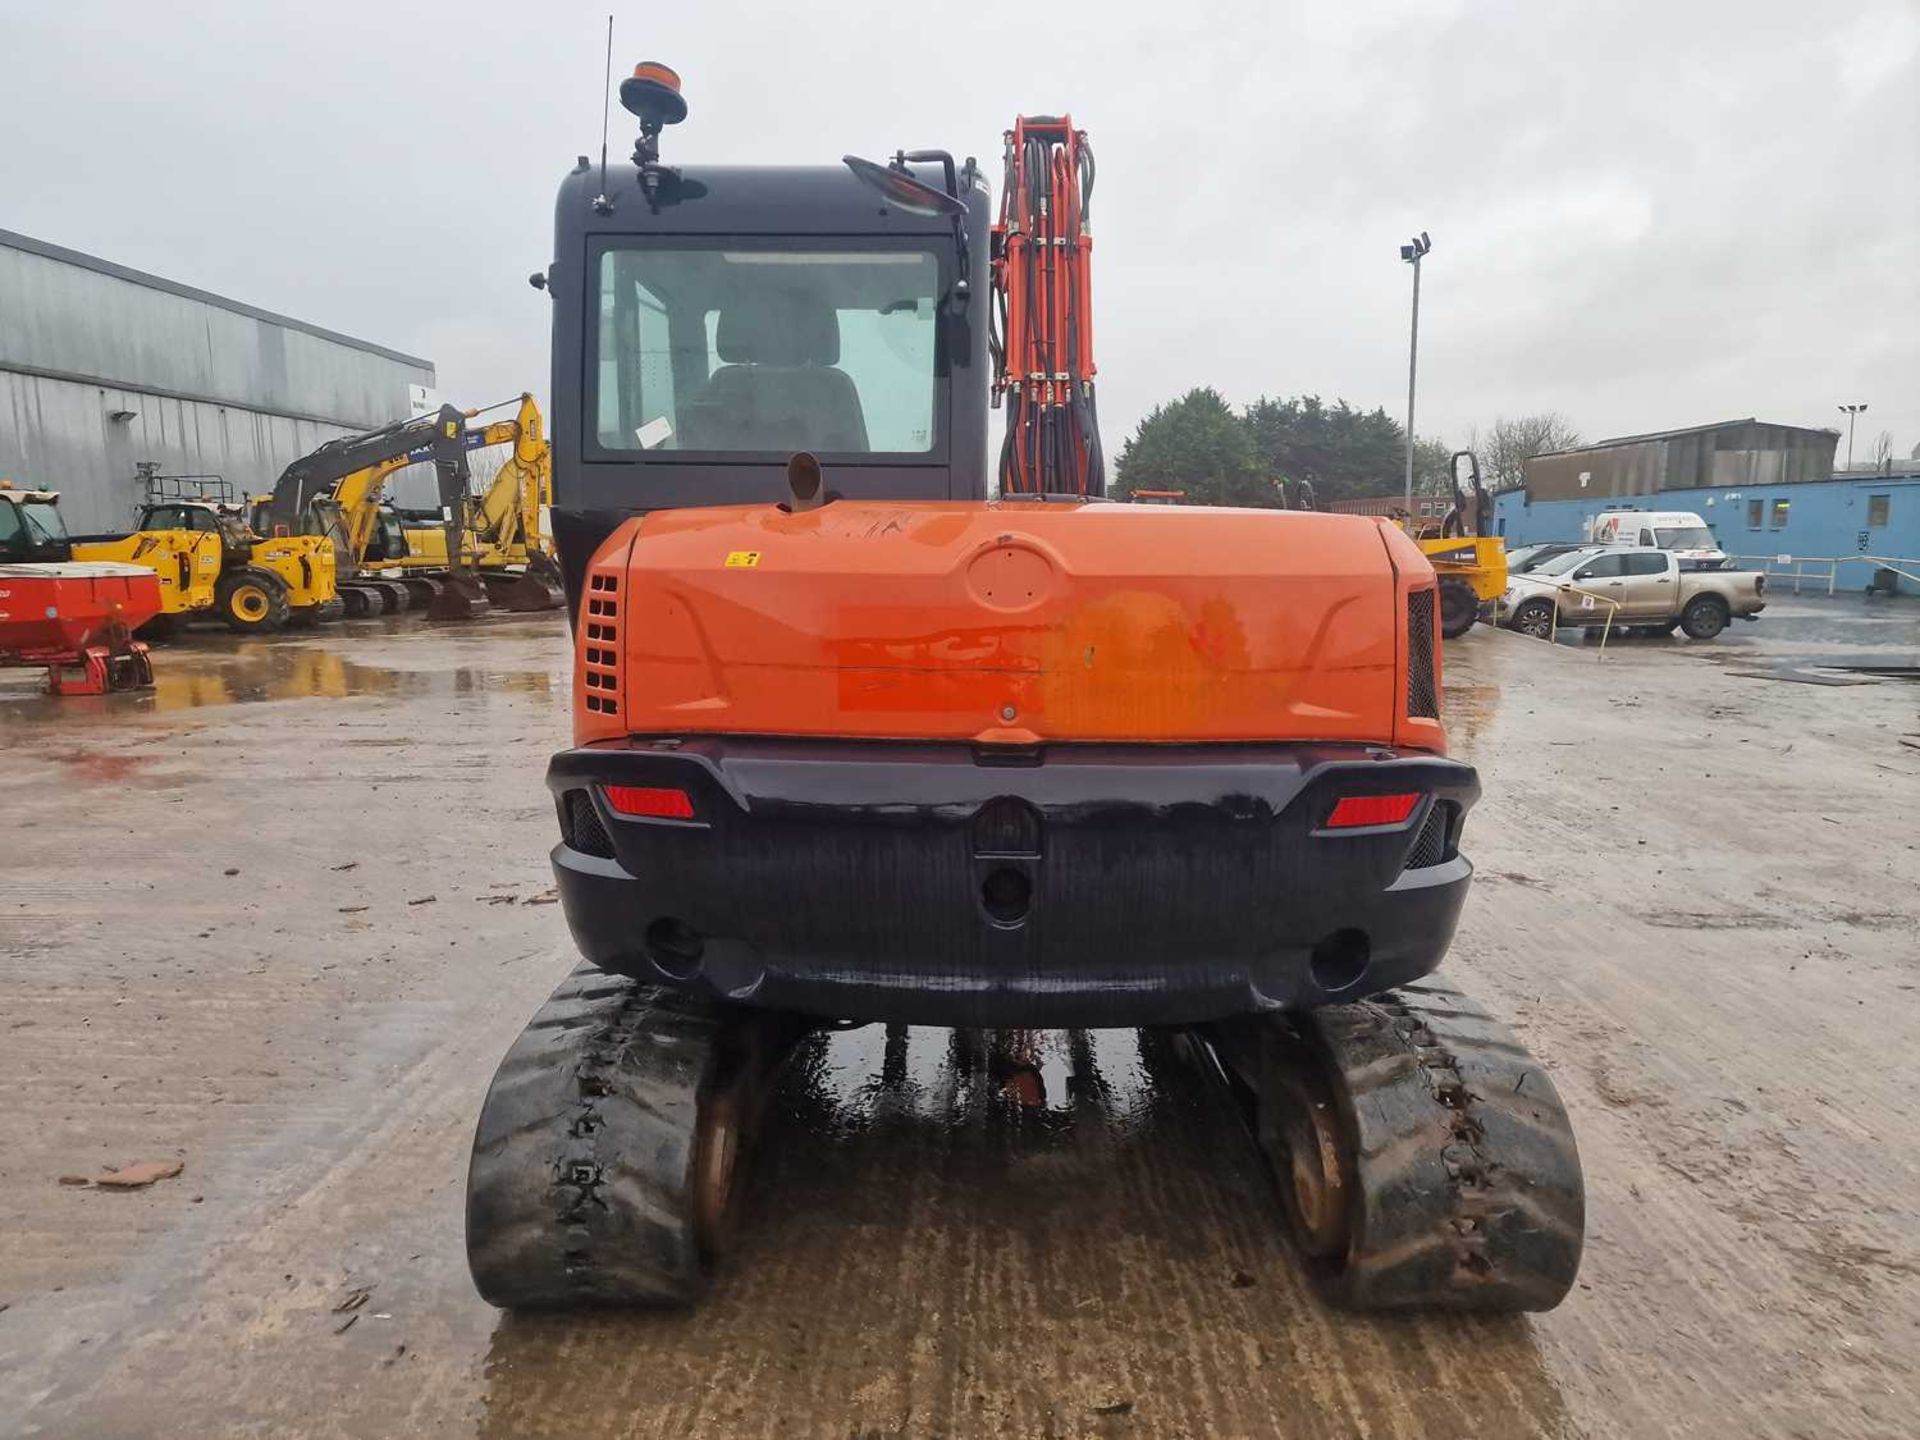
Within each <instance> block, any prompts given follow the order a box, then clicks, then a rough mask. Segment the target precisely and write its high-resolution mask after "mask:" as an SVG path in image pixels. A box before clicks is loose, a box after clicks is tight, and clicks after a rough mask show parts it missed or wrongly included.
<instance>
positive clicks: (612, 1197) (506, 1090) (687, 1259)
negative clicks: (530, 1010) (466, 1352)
mask: <svg viewBox="0 0 1920 1440" xmlns="http://www.w3.org/2000/svg"><path fill="white" fill-rule="evenodd" d="M721 1029H722V1021H721V1019H720V1018H719V1016H718V1015H717V1014H716V1013H715V1012H714V1011H712V1010H709V1009H706V1008H703V1007H701V1006H699V1005H697V1004H695V1003H690V1002H687V1001H684V1000H680V999H677V998H675V997H673V996H672V995H670V994H669V993H668V992H666V991H662V990H658V989H656V988H653V987H650V986H646V985H642V984H640V983H638V982H636V981H634V980H630V979H627V978H625V977H623V976H618V975H608V974H606V973H605V972H603V971H600V970H597V969H595V968H594V967H593V966H591V965H582V966H580V967H579V968H578V969H577V970H575V971H574V972H573V973H572V974H571V975H569V976H568V977H567V978H566V980H565V981H563V982H562V983H561V985H560V987H559V988H558V989H557V990H555V991H554V992H553V995H552V997H551V998H550V999H548V1001H547V1002H546V1004H545V1005H543V1006H541V1008H540V1009H539V1010H538V1011H537V1012H536V1013H535V1015H534V1017H533V1019H532V1020H531V1021H530V1022H529V1023H528V1025H527V1028H526V1029H525V1030H524V1031H522V1032H521V1034H520V1036H519V1038H518V1039H517V1040H515V1041H514V1044H513V1048H512V1049H510V1050H509V1051H508V1052H507V1056H506V1058H505V1059H504V1060H503V1061H501V1063H500V1069H499V1070H498V1072H496V1074H495V1075H494V1078H493V1084H492V1086H491V1087H490V1088H489V1089H488V1091H487V1098H486V1102H485V1104H484V1105H483V1106H482V1107H481V1111H480V1123H479V1127H478V1129H477V1131H476V1132H475V1135H474V1142H473V1157H472V1160H471V1162H470V1164H469V1167H468V1171H467V1263H468V1266H469V1268H470V1269H471V1270H472V1272H473V1279H474V1284H475V1285H476V1286H477V1287H478V1288H479V1291H480V1293H481V1295H482V1296H483V1297H485V1298H486V1299H487V1300H488V1301H489V1302H491V1303H492V1304H494V1305H498V1306H500V1307H502V1308H503V1309H549V1308H556V1307H565V1308H574V1307H582V1306H607V1305H618V1306H661V1305H684V1304H687V1303H690V1302H691V1301H692V1300H694V1299H695V1298H696V1297H697V1296H698V1295H699V1293H700V1291H701V1289H702V1288H703V1286H704V1282H705V1267H704V1265H703V1263H702V1257H701V1255H700V1254H699V1247H698V1246H697V1244H696V1242H695V1239H694V1226H693V1220H692V1216H691V1212H690V1208H689V1178H688V1177H689V1170H690V1166H691V1160H692V1150H693V1136H694V1129H695V1121H696V1117H697V1113H698V1104H699V1097H700V1094H701V1091H702V1089H703V1088H704V1086H705V1085H706V1084H707V1082H708V1080H709V1078H710V1075H711V1072H712V1068H713V1065H714V1059H715V1053H716V1040H717V1037H718V1035H719V1033H720V1031H721Z"/></svg>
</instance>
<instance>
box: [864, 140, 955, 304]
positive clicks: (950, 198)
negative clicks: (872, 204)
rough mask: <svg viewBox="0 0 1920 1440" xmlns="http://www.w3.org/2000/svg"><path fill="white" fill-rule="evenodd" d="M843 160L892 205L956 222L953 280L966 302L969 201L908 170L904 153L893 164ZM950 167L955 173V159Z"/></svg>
mask: <svg viewBox="0 0 1920 1440" xmlns="http://www.w3.org/2000/svg"><path fill="white" fill-rule="evenodd" d="M840 159H841V162H842V163H843V164H845V165H846V167H847V169H849V170H851V171H852V172H853V173H854V174H855V175H857V176H859V177H860V179H861V180H863V181H864V182H865V183H866V184H868V185H871V186H872V187H873V188H874V189H875V190H878V191H879V192H880V194H881V195H882V197H884V198H885V199H886V201H887V203H888V204H890V205H897V206H898V207H899V208H900V209H902V210H905V211H906V212H907V213H908V214H909V215H924V216H927V217H928V218H929V219H938V218H939V217H941V216H945V217H946V218H947V220H948V221H950V222H951V223H952V225H953V243H954V248H955V250H956V252H957V254H958V259H959V262H960V273H959V275H958V276H956V277H955V279H954V282H953V293H954V298H955V299H957V300H959V301H960V302H961V303H963V304H964V303H965V302H966V299H967V297H968V296H969V295H971V294H972V293H973V279H972V271H973V264H972V261H971V260H970V259H969V257H968V254H967V202H966V201H964V200H962V199H961V198H960V197H959V196H958V195H955V194H950V193H948V192H946V191H944V190H936V189H934V188H933V186H931V185H929V184H927V183H926V182H925V181H924V180H920V179H918V178H916V177H915V176H914V175H913V173H912V172H911V171H909V170H908V169H907V166H906V159H905V157H904V156H903V157H902V158H901V159H899V160H898V161H896V162H895V163H894V164H892V165H881V164H878V163H876V162H875V161H872V160H864V159H862V158H861V157H860V156H858V155H842V156H841V157H840ZM947 169H948V172H949V174H951V172H952V169H953V163H952V160H951V159H950V158H949V160H948V162H947Z"/></svg>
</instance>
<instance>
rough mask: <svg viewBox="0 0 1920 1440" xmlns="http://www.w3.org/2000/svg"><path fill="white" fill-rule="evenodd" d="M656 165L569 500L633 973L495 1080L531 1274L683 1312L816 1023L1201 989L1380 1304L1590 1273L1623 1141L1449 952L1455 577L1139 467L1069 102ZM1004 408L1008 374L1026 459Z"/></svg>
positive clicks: (504, 1189)
mask: <svg viewBox="0 0 1920 1440" xmlns="http://www.w3.org/2000/svg"><path fill="white" fill-rule="evenodd" d="M621 101H622V103H623V105H624V106H625V107H626V108H627V109H629V110H630V111H632V112H633V113H634V114H635V115H636V116H637V117H638V119H639V121H640V137H639V142H638V144H637V145H636V147H635V151H634V158H633V163H632V164H631V165H630V166H629V165H622V166H620V167H618V168H617V169H616V170H614V171H613V172H612V173H609V171H608V168H607V166H606V163H605V161H604V158H603V160H602V163H601V165H600V167H599V168H598V170H597V171H596V168H595V167H594V166H593V165H591V164H590V163H589V162H587V161H586V160H585V159H584V158H583V159H582V161H581V162H580V164H579V165H578V166H577V167H576V169H575V170H574V172H573V174H572V175H570V176H569V177H568V178H567V180H566V181H565V182H564V184H563V185H562V187H561V190H560V197H559V203H558V207H557V212H556V215H557V219H556V232H555V249H554V255H553V263H552V265H551V267H550V269H548V270H546V271H543V272H541V273H540V274H538V275H536V276H535V277H534V283H535V284H536V285H537V286H539V287H540V288H543V289H545V290H547V291H548V293H549V295H550V298H551V300H552V302H553V385H552V392H553V397H554V404H555V422H556V423H555V425H554V467H555V468H554V510H553V525H554V531H555V535H556V538H557V540H558V543H559V547H560V552H561V562H562V568H563V571H564V572H565V577H566V583H567V589H568V592H569V602H570V604H571V607H572V615H573V625H574V642H575V668H574V704H575V710H574V743H573V745H572V746H571V747H570V748H568V749H566V750H564V751H562V752H561V753H559V754H558V755H556V756H554V758H553V760H552V762H551V765H550V768H549V772H548V783H549V786H550V788H551V790H552V792H553V796H554V800H555V805H556V811H557V816H558V821H559V828H560V843H559V844H558V845H557V846H556V848H555V849H554V852H553V864H554V870H555V874H556V877H557V880H558V885H559V892H560V898H561V901H562V903H563V907H564V910H565V914H566V918H567V921H568V924H569V927H570V928H571V930H572V933H573V936H574V939H575V941H576V943H577V944H578V946H579V948H580V950H581V952H582V954H583V956H584V957H585V963H584V964H583V965H582V966H581V967H580V968H579V969H578V970H577V971H575V972H574V974H573V975H572V976H570V977H569V978H568V979H567V980H566V981H565V982H564V983H563V984H562V985H561V986H560V988H559V989H558V990H557V991H556V992H555V993H554V996H553V998H552V999H551V1000H550V1001H549V1002H548V1003H547V1005H546V1006H545V1007H544V1008H543V1009H542V1010H541V1011H540V1012H539V1013H538V1014H536V1015H535V1017H534V1018H533V1021H532V1022H531V1024H530V1025H529V1026H528V1028H527V1030H526V1031H525V1033H524V1034H523V1035H522V1036H521V1037H520V1039H519V1040H518V1041H517V1042H516V1043H515V1045H514V1046H513V1048H512V1049H511V1050H510V1051H509V1053H508V1055H507V1056H506V1058H505V1060H504V1061H503V1062H502V1065H501V1068H500V1070H499V1073H498V1074H497V1075H496V1077H495V1079H494V1083H493V1085H492V1087H491V1089H490V1091H489V1093H488V1096H487V1099H486V1101H485V1103H484V1105H483V1107H482V1111H481V1115H480V1120H479V1125H478V1130H477V1133H476V1136H475V1141H474V1148H473V1154H472V1160H471V1164H470V1169H469V1176H468V1191H467V1245H468V1255H469V1261H470V1265H471V1268H472V1271H473V1275H474V1279H475V1281H476V1283H477V1285H478V1288H479V1290H480V1292H481V1294H482V1295H484V1296H485V1297H486V1298H487V1299H488V1300H490V1301H492V1302H493V1303H495V1304H496V1305H500V1306H503V1307H509V1308H538V1307H552V1306H561V1307H566V1306H576V1305H588V1304H615V1305H660V1304H685V1303H689V1302H690V1301H692V1300H693V1299H695V1298H696V1297H697V1296H698V1295H699V1293H700V1292H701V1290H702V1288H703V1286H704V1285H705V1284H706V1283H707V1280H708V1278H709V1276H710V1274H711V1272H712V1270H713V1267H714V1265H715V1262H716V1259H717V1257H719V1256H720V1255H721V1253H722V1252H723V1250H724V1246H725V1241H726V1238H727V1236H728V1234H729V1232H730V1228H731V1223H732V1216H733V1214H734V1213H735V1200H736V1198H737V1195H738V1192H739V1190H740V1189H741V1184H742V1181H741V1177H742V1176H743V1175H745V1174H746V1173H747V1167H746V1159H747V1155H748V1150H749V1147H750V1142H751V1139H752V1135H753V1129H754V1118H755V1115H756V1114H757V1112H758V1108H759V1101H760V1099H761V1097H763V1096H764V1095H765V1094H766V1092H767V1089H768V1086H769V1085H770V1083H771V1082H772V1079H773V1077H774V1075H775V1073H776V1071H777V1069H778V1067H779V1064H780V1062H781V1060H782V1057H784V1056H785V1055H787V1054H788V1053H790V1052H791V1050H792V1049H793V1047H794V1045H795V1044H796V1043H797V1042H798V1041H799V1040H800V1039H801V1038H802V1037H804V1036H805V1035H806V1034H807V1033H808V1032H809V1031H812V1030H815V1029H819V1028H822V1027H828V1026H835V1025H848V1024H862V1023H888V1024H894V1025H899V1024H920V1025H936V1026H952V1027H962V1028H972V1027H980V1028H994V1027H998V1028H1012V1029H1028V1028H1033V1027H1043V1026H1044V1027H1067V1028H1073V1029H1080V1028H1093V1027H1102V1026H1114V1027H1165V1028H1169V1029H1174V1030H1178V1031H1181V1032H1183V1033H1184V1034H1186V1035H1187V1036H1189V1037H1190V1038H1191V1039H1192V1041H1193V1042H1194V1043H1192V1044H1191V1045H1186V1046H1183V1047H1182V1048H1183V1050H1184V1052H1185V1053H1189V1054H1192V1055H1193V1056H1195V1057H1196V1059H1197V1061H1198V1063H1201V1064H1203V1065H1205V1066H1206V1067H1208V1069H1209V1073H1212V1074H1215V1075H1217V1076H1218V1077H1220V1078H1221V1079H1222V1080H1223V1082H1224V1083H1225V1084H1226V1085H1227V1086H1228V1088H1229V1089H1230V1090H1231V1092H1232V1093H1233V1094H1234V1095H1235V1096H1236V1097H1237V1098H1238V1100H1239V1101H1240V1102H1241V1103H1242V1104H1243V1105H1244V1106H1245V1107H1246V1111H1247V1114H1248V1115H1249V1117H1250V1120H1251V1126H1250V1128H1251V1133H1252V1135H1253V1136H1254V1138H1255V1141H1256V1143H1257V1144H1258V1145H1259V1147H1260V1148H1261V1150H1262V1151H1263V1152H1264V1153H1265V1154H1266V1156H1267V1157H1268V1158H1269V1159H1270V1160H1271V1162H1272V1167H1273V1170H1274V1173H1275V1176H1276V1179H1277V1182H1278V1188H1279V1192H1280V1195H1281V1198H1282V1200H1283V1202H1284V1208H1285V1210H1286V1212H1287V1215H1288V1218H1289V1221H1290V1226H1291V1230H1292V1233H1293V1236H1294V1238H1295V1240H1296V1241H1297V1243H1298V1247H1299V1249H1300V1251H1301V1253H1302V1256H1303V1258H1304V1262H1305V1264H1306V1266H1307V1268H1308V1269H1309V1271H1310V1272H1311V1274H1312V1275H1313V1276H1314V1278H1315V1280H1316V1281H1317V1282H1318V1283H1319V1284H1320V1286H1321V1288H1322V1290H1323V1292H1324V1293H1325V1295H1326V1296H1327V1297H1328V1298H1329V1300H1331V1301H1332V1302H1334V1303H1336V1304H1339V1305H1343V1306H1347V1307H1352V1308H1357V1309H1421V1308H1443V1309H1465V1310H1516V1309H1544V1308H1549V1307H1551V1306H1553V1305H1554V1304H1556V1303H1558V1302H1559V1300H1560V1299H1561V1297H1562V1296H1563V1295H1564V1294H1565V1293H1566V1291H1567V1289H1568V1288H1569V1286H1570V1285H1571V1284H1572V1282H1573V1279H1574V1275H1575V1271H1576V1269H1577V1267H1578V1263H1579V1257H1580V1250H1581V1242H1582V1232H1583V1192H1582V1183H1581V1176H1580V1168H1579V1160H1578V1155H1577V1152H1576V1149H1575V1146H1574V1142H1573V1137H1572V1133H1571V1130H1570V1128H1569V1126H1568V1123H1567V1118H1566V1115H1565V1112H1564V1110H1563V1108H1562V1106H1561V1103H1560V1101H1559V1099H1558V1097H1557V1096H1556V1094H1555V1093H1554V1089H1553V1086H1552V1084H1551V1083H1550V1082H1549V1081H1548V1079H1547V1077H1546V1076H1545V1074H1544V1073H1542V1071H1541V1070H1540V1068H1539V1066H1538V1065H1537V1063H1536V1062H1534V1061H1533V1060H1532V1059H1531V1058H1530V1057H1529V1056H1528V1055H1527V1053H1526V1051H1525V1050H1524V1049H1523V1048H1522V1047H1521V1045H1520V1044H1519V1042H1518V1041H1517V1039H1516V1038H1515V1037H1514V1036H1513V1034H1512V1033H1511V1032H1510V1031H1508V1030H1507V1029H1506V1028H1505V1027H1504V1026H1502V1025H1501V1024H1500V1023H1499V1022H1498V1021H1496V1020H1494V1019H1493V1018H1492V1017H1491V1016H1489V1015H1488V1014H1487V1013H1486V1012H1485V1011H1484V1010H1482V1009H1481V1008H1480V1007H1478V1006H1477V1005H1475V1004H1474V1003H1473V1002H1472V1001H1470V1000H1468V999H1467V998H1466V997H1465V996H1463V995H1461V994H1460V993H1459V992H1457V991H1456V990H1454V989H1452V988H1451V987H1449V986H1447V985H1446V984H1444V983H1441V982H1439V981H1437V980H1436V979H1434V978H1433V972H1434V970H1435V968H1436V967H1437V966H1438V965H1439V964H1440V962H1441V960H1442V959H1443V957H1444V956H1445V955H1446V952H1447V948H1448V945H1449V942H1450V941H1451V939H1452V936H1453V932H1454V927H1455V923H1456V921H1457V920H1458V917H1459V915H1460V911H1461V907H1462V905H1463V904H1464V903H1465V901H1466V897H1467V890H1468V886H1469V882H1470V878H1471V875H1472V867H1471V865H1470V864H1469V863H1468V861H1467V859H1466V857H1465V856H1464V855H1463V854H1462V852H1461V835H1462V828H1463V825H1464V823H1465V820H1466V816H1467V812H1468V810H1469V808H1470V807H1471V806H1472V805H1473V803H1474V801H1475V799H1476V798H1477V796H1478V794H1479V782H1478V779H1477V777H1476V775H1475V773H1474V771H1473V769H1472V768H1471V767H1469V766H1467V765H1465V764H1463V763H1461V762H1460V761H1458V760H1454V759H1450V758H1448V756H1447V745H1446V732H1445V729H1444V726H1443V724H1442V719H1441V716H1442V695H1441V671H1440V666H1441V659H1440V650H1439V643H1438V637H1437V633H1436V631H1437V623H1436V622H1437V619H1438V616H1437V613H1436V611H1437V605H1436V586H1435V575H1434V570H1433V567H1432V566H1431V565H1430V564H1429V563H1428V562H1427V560H1426V559H1425V558H1424V557H1423V556H1422V555H1421V553H1420V551H1419V548H1418V547H1417V546H1416V545H1415V544H1414V543H1413V542H1412V541H1411V540H1409V539H1408V538H1407V537H1406V536H1405V535H1404V534H1402V533H1401V532H1400V531H1399V530H1398V529H1397V528H1396V527H1394V526H1393V525H1391V524H1388V523H1384V522H1382V521H1380V520H1378V519H1375V518H1370V517H1359V516H1345V515H1334V514H1322V513H1314V512H1303V511H1278V510H1275V511H1264V510H1263V511H1249V510H1228V509H1216V508H1209V507H1199V506H1135V505H1122V504H1114V503H1110V502H1108V501H1107V500H1105V499H1104V498H1103V491H1104V466H1103V462H1102V458H1101V451H1100V445H1099V439H1098V432H1097V427H1096V423H1095V409H1094V373H1095V372H1094V361H1093V348H1092V339H1091V324H1090V317H1091V309H1090V305H1089V291H1088V281H1089V258H1090V255H1089V250H1090V242H1089V240H1088V234H1087V229H1086V219H1087V214H1088V209H1089V205H1090V202H1091V197H1092V190H1093V168H1092V156H1091V151H1090V150H1089V148H1088V146H1087V143H1086V137H1085V135H1084V134H1083V133H1082V132H1080V131H1079V130H1077V129H1075V128H1074V126H1073V124H1072V122H1071V120H1070V119H1068V118H1066V117H1058V118H1039V119H1035V118H1026V119H1022V120H1021V121H1019V122H1018V123H1017V124H1016V126H1015V127H1014V129H1013V130H1012V131H1011V132H1009V134H1008V135H1007V139H1006V146H1007V156H1006V183H1005V186H1004V190H1003V195H1002V202H1001V207H1000V210H999V213H998V217H997V219H994V218H991V215H990V210H989V204H990V202H989V200H988V198H987V187H986V184H985V182H984V180H983V179H982V177H981V175H980V174H979V171H978V168H977V167H976V166H975V164H974V163H973V162H972V161H971V160H968V161H966V162H964V163H960V164H956V163H955V161H954V159H953V158H952V156H951V155H949V154H947V153H946V152H943V151H937V150H923V151H902V152H898V153H896V154H895V155H894V156H893V157H892V159H891V160H890V161H887V162H884V163H880V162H874V161H870V160H865V159H861V158H859V157H847V158H846V159H845V160H844V162H843V163H842V164H840V165H837V166H812V167H783V168H764V167H722V166H692V165H689V166H685V167H672V166H668V165H666V164H664V163H662V161H661V159H660V152H659V141H660V135H661V132H662V129H663V128H664V127H665V126H668V125H672V124H676V123H678V122H679V121H681V120H683V119H684V118H685V116H686V113H687V107H686V102H685V100H684V99H683V97H682V95H681V92H680V86H679V79H678V77H677V76H676V75H675V74H674V73H673V72H672V71H671V70H670V69H668V68H667V67H665V66H662V65H657V64H651V63H649V64H644V65H642V66H640V67H639V68H638V69H636V70H635V72H634V74H633V76H632V77H631V78H629V79H627V80H625V81H624V82H623V84H622V86H621ZM990 401H991V402H994V403H999V404H1003V405H1004V406H1005V407H1006V412H1007V430H1006V437H1005V440H1004V442H1003V443H1002V445H1001V446H1000V449H999V456H998V462H997V464H995V463H993V462H992V460H991V459H990V447H989V444H988V437H987V429H988V423H987V422H988V410H989V408H990Z"/></svg>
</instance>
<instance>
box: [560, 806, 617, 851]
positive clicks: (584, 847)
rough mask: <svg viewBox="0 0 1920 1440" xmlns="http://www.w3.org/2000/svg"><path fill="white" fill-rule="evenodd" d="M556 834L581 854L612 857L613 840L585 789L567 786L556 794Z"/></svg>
mask: <svg viewBox="0 0 1920 1440" xmlns="http://www.w3.org/2000/svg"><path fill="white" fill-rule="evenodd" d="M560 838H561V839H562V840H565V841H566V842H567V844H568V845H570V846H571V847H572V848H573V849H575V850H578V851H579V852H580V853H581V854H582V855H598V856H599V857H600V858H601V859H603V860H611V859H612V858H613V841H612V840H611V839H609V838H608V836H607V827H606V826H604V825H602V824H601V823H600V814H599V812H598V811H596V810H595V809H594V808H593V796H592V795H591V794H589V793H588V792H587V791H585V790H569V791H567V793H566V794H565V795H563V796H561V797H560Z"/></svg>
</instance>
